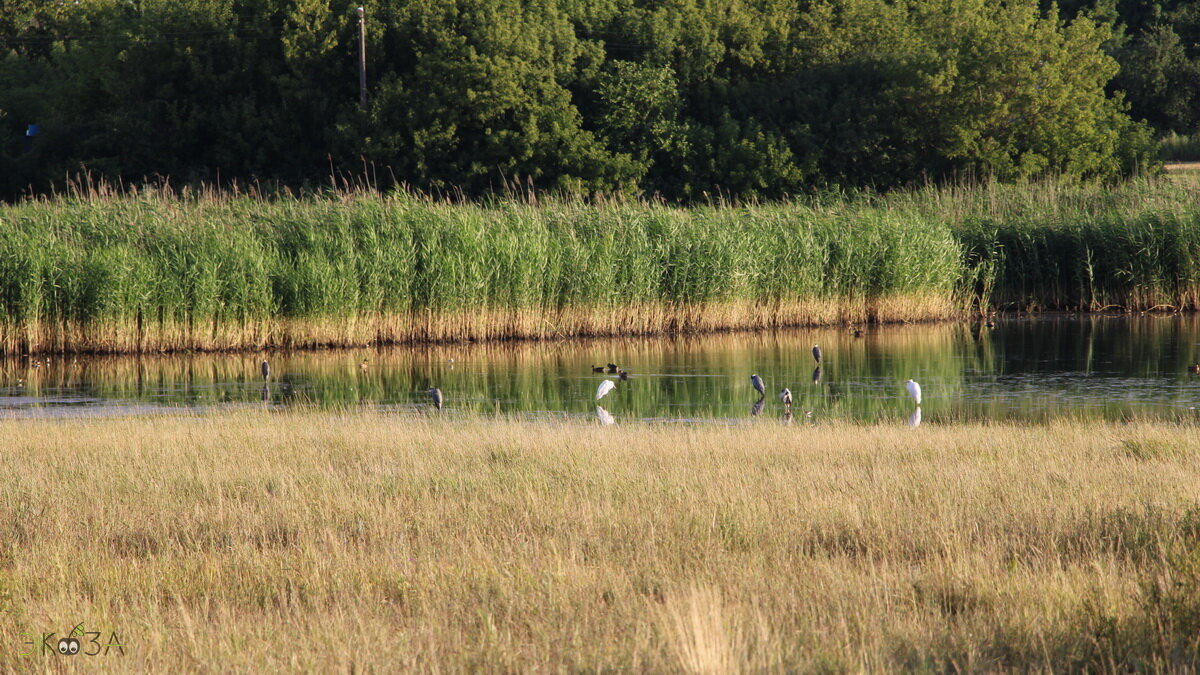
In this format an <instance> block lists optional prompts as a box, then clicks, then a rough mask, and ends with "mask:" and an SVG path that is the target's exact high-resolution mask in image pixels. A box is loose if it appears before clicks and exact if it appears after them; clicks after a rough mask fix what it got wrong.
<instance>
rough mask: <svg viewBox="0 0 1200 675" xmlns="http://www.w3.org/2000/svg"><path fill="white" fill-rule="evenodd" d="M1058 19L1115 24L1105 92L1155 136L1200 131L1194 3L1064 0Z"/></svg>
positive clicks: (1199, 33) (1199, 20)
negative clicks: (1123, 102)
mask: <svg viewBox="0 0 1200 675" xmlns="http://www.w3.org/2000/svg"><path fill="white" fill-rule="evenodd" d="M1060 7H1061V10H1062V15H1063V16H1064V17H1066V18H1071V17H1075V16H1080V15H1087V16H1092V17H1095V18H1096V19H1097V20H1099V21H1102V22H1105V23H1108V24H1111V25H1114V26H1115V27H1116V30H1114V31H1113V34H1112V36H1111V37H1110V38H1109V40H1108V42H1107V43H1106V44H1105V51H1106V52H1107V53H1109V54H1110V55H1112V56H1113V57H1114V58H1115V59H1116V60H1117V62H1118V63H1119V64H1120V71H1119V72H1118V73H1117V76H1116V77H1115V78H1114V79H1113V80H1112V82H1111V83H1110V84H1109V90H1110V91H1113V92H1122V93H1123V94H1124V95H1125V96H1126V97H1127V99H1128V100H1129V103H1130V114H1131V115H1132V117H1133V118H1134V119H1138V120H1145V121H1146V122H1148V123H1149V124H1151V125H1152V126H1153V127H1154V128H1155V129H1156V130H1157V131H1159V132H1165V131H1174V132H1176V133H1179V134H1192V133H1196V132H1197V131H1200V3H1196V2H1195V1H1194V0H1066V1H1065V2H1063V3H1061V5H1060Z"/></svg>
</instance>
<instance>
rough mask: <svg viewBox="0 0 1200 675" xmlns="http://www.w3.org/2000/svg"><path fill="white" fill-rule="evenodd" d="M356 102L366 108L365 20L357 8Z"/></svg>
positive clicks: (363, 13) (363, 10)
mask: <svg viewBox="0 0 1200 675" xmlns="http://www.w3.org/2000/svg"><path fill="white" fill-rule="evenodd" d="M358 102H359V104H360V105H361V106H362V107H364V108H366V107H367V19H366V10H365V9H364V8H362V7H359V8H358Z"/></svg>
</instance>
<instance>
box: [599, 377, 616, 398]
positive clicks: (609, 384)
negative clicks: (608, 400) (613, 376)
mask: <svg viewBox="0 0 1200 675" xmlns="http://www.w3.org/2000/svg"><path fill="white" fill-rule="evenodd" d="M616 386H617V383H616V382H613V381H612V380H605V381H603V382H601V383H600V386H599V387H596V400H597V401H599V400H600V399H602V398H604V397H605V396H607V395H608V392H610V391H612V390H613V389H614V388H616Z"/></svg>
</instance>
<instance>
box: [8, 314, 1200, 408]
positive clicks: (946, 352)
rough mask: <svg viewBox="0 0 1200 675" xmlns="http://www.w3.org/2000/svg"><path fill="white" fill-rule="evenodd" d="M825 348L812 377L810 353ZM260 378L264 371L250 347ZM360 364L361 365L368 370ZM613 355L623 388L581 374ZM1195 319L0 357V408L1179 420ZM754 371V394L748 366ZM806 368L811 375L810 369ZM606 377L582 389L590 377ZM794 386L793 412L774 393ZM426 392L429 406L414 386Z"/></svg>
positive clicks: (1193, 395)
mask: <svg viewBox="0 0 1200 675" xmlns="http://www.w3.org/2000/svg"><path fill="white" fill-rule="evenodd" d="M814 344H820V345H821V349H822V352H823V362H822V365H821V370H820V372H819V373H817V372H815V370H814V369H815V366H816V363H815V362H814V359H813V356H812V346H813V345H814ZM264 357H265V358H267V359H268V360H269V362H270V363H271V369H272V373H271V379H270V381H269V382H268V383H267V384H266V385H264V383H263V380H262V377H261V375H260V374H259V363H260V361H261V360H262V359H263V358H264ZM364 359H365V363H364ZM610 362H612V363H615V364H618V365H619V366H620V367H621V368H623V369H624V370H626V371H627V372H628V373H629V379H628V380H627V381H617V380H616V378H615V376H609V375H603V374H596V373H593V372H592V366H593V365H597V366H599V365H604V364H607V363H610ZM1198 362H1200V317H1198V316H1136V317H1127V316H1115V317H1114V316H1092V317H1069V316H1042V317H1037V318H1001V319H999V320H998V321H997V323H996V326H995V327H994V328H987V327H985V326H983V325H982V324H979V323H957V324H922V325H907V326H884V327H868V328H867V329H866V331H865V334H864V335H863V336H862V337H855V336H854V335H853V334H852V333H851V332H850V331H849V330H848V329H845V328H831V329H804V330H788V331H780V332H771V333H724V334H718V335H705V336H692V337H684V338H676V339H664V338H639V339H609V340H563V341H555V342H520V343H493V344H486V345H440V346H422V347H389V348H383V349H357V350H343V351H325V352H292V353H268V354H261V353H260V354H255V353H244V354H189V355H170V356H141V357H84V356H78V357H72V356H66V357H58V356H51V357H50V358H49V359H48V360H47V359H46V358H45V357H40V358H39V357H19V358H9V359H6V360H3V361H0V416H10V417H11V416H21V417H27V416H56V417H59V416H62V417H77V416H94V415H114V414H117V415H120V414H141V413H147V412H155V411H162V410H176V409H179V408H188V409H192V408H202V409H203V408H214V407H228V406H235V407H237V406H267V407H270V408H285V407H288V406H317V407H331V408H351V409H359V408H362V407H369V408H380V409H384V410H396V409H401V410H416V411H422V412H425V413H428V414H439V415H462V414H464V413H468V412H472V413H485V414H486V413H499V414H505V415H517V416H521V417H531V418H537V419H553V418H565V417H578V418H586V419H595V420H599V421H602V422H615V423H622V422H632V421H672V422H673V421H695V420H709V419H715V420H720V421H726V422H739V421H740V422H751V421H759V422H761V421H764V420H779V421H784V422H789V421H790V422H794V423H796V424H804V423H813V424H818V423H821V422H822V421H828V420H832V419H852V420H864V421H872V420H889V419H891V420H895V421H897V423H910V422H912V421H916V420H915V419H914V417H915V416H914V413H915V412H916V411H915V410H914V407H915V406H914V404H913V401H912V399H911V398H909V395H908V393H907V392H906V391H905V386H904V383H905V380H908V379H909V378H911V379H914V380H916V381H918V382H919V383H920V385H921V387H922V390H923V399H924V400H923V402H922V405H921V411H920V413H919V417H920V420H921V421H922V422H923V423H926V424H929V423H947V422H956V421H972V420H1033V421H1040V420H1045V419H1049V418H1053V417H1062V416H1073V417H1083V418H1103V419H1118V420H1119V419H1129V418H1154V419H1164V418H1165V419H1189V418H1192V417H1195V416H1197V415H1200V411H1197V408H1198V407H1200V375H1193V374H1191V373H1189V371H1188V366H1189V365H1191V364H1193V363H1198ZM753 373H757V374H759V375H760V376H762V378H763V379H764V380H765V386H766V391H767V396H766V397H765V399H764V400H763V401H762V403H761V405H757V403H758V399H759V396H758V394H757V392H756V391H754V389H753V388H752V386H751V382H750V375H751V374H753ZM818 375H819V377H818ZM605 378H609V379H613V380H614V381H615V382H616V387H615V388H614V389H613V390H612V391H611V392H610V393H608V394H607V395H606V396H605V397H604V398H603V399H602V400H601V401H600V406H603V407H601V408H598V407H597V405H596V402H595V400H594V398H595V394H596V390H597V387H598V385H599V384H600V382H601V381H602V380H603V379H605ZM785 386H786V387H788V388H789V389H790V390H791V392H792V397H793V403H792V406H791V413H792V415H791V416H790V417H789V416H788V415H787V410H786V409H785V407H784V406H783V405H782V403H781V402H780V401H779V399H778V398H777V395H778V392H779V390H780V389H781V388H782V387H785ZM430 387H438V388H440V389H441V391H442V392H443V393H444V396H445V406H444V408H443V409H442V410H440V411H436V410H434V409H433V407H432V405H431V403H430V397H429V395H428V394H427V393H426V390H427V389H429V388H430Z"/></svg>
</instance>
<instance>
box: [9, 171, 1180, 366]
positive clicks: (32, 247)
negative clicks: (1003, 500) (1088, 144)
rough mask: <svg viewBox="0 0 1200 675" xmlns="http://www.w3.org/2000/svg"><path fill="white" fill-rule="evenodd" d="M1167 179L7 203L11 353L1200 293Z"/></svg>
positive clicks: (712, 322) (513, 332) (584, 329)
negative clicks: (630, 193)
mask: <svg viewBox="0 0 1200 675" xmlns="http://www.w3.org/2000/svg"><path fill="white" fill-rule="evenodd" d="M1197 196H1200V193H1198V192H1197V191H1196V190H1195V189H1194V188H1190V187H1187V186H1181V185H1177V184H1172V183H1169V182H1166V181H1159V180H1142V181H1137V182H1132V183H1128V184H1126V185H1122V186H1117V187H1112V186H1099V185H1086V184H1069V183H1058V182H1046V183H1037V184H1026V185H1019V186H1000V185H978V186H973V187H946V188H928V189H923V190H916V191H912V192H906V193H898V194H892V195H885V196H880V195H864V194H856V195H833V196H821V197H814V198H807V199H797V200H795V201H793V202H787V203H771V204H760V205H740V206H739V205H709V206H694V207H690V208H681V207H671V206H666V205H661V204H656V203H649V202H636V201H628V202H616V203H590V202H585V201H582V200H572V199H556V200H543V201H541V202H540V203H534V202H533V200H518V199H494V200H489V201H484V202H477V203H467V204H451V203H447V202H442V201H437V200H432V199H427V198H423V197H419V196H414V195H411V194H397V195H391V196H380V195H376V194H369V193H339V194H329V195H321V196H306V197H303V198H293V197H284V198H276V199H265V198H257V197H247V196H233V195H207V196H201V197H196V196H190V197H181V196H177V195H172V194H167V193H163V192H148V193H141V194H127V195H112V194H100V193H96V194H90V195H73V196H70V197H64V198H59V199H55V200H35V201H28V202H24V203H21V204H16V205H11V206H5V207H0V312H2V317H3V318H2V320H0V349H2V350H3V351H5V352H9V353H13V352H27V351H31V350H34V351H42V350H77V351H114V352H119V351H153V350H179V349H240V348H254V347H305V346H321V345H343V346H346V345H364V344H376V343H391V342H417V341H439V340H467V339H497V338H554V337H566V336H576V335H629V334H655V333H677V332H691V331H705V330H719V329H729V328H766V327H776V326H788V325H816V324H833V323H847V322H866V321H912V320H929V319H944V318H951V317H953V316H956V315H961V314H962V313H963V312H964V311H965V310H966V309H967V308H968V307H978V308H980V309H986V308H990V307H1000V308H1010V309H1038V308H1043V309H1046V308H1054V309H1084V310H1097V309H1102V308H1120V309H1126V310H1142V309H1151V308H1160V309H1177V310H1184V309H1197V308H1200V206H1197V204H1198V203H1200V202H1198V200H1197Z"/></svg>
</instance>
